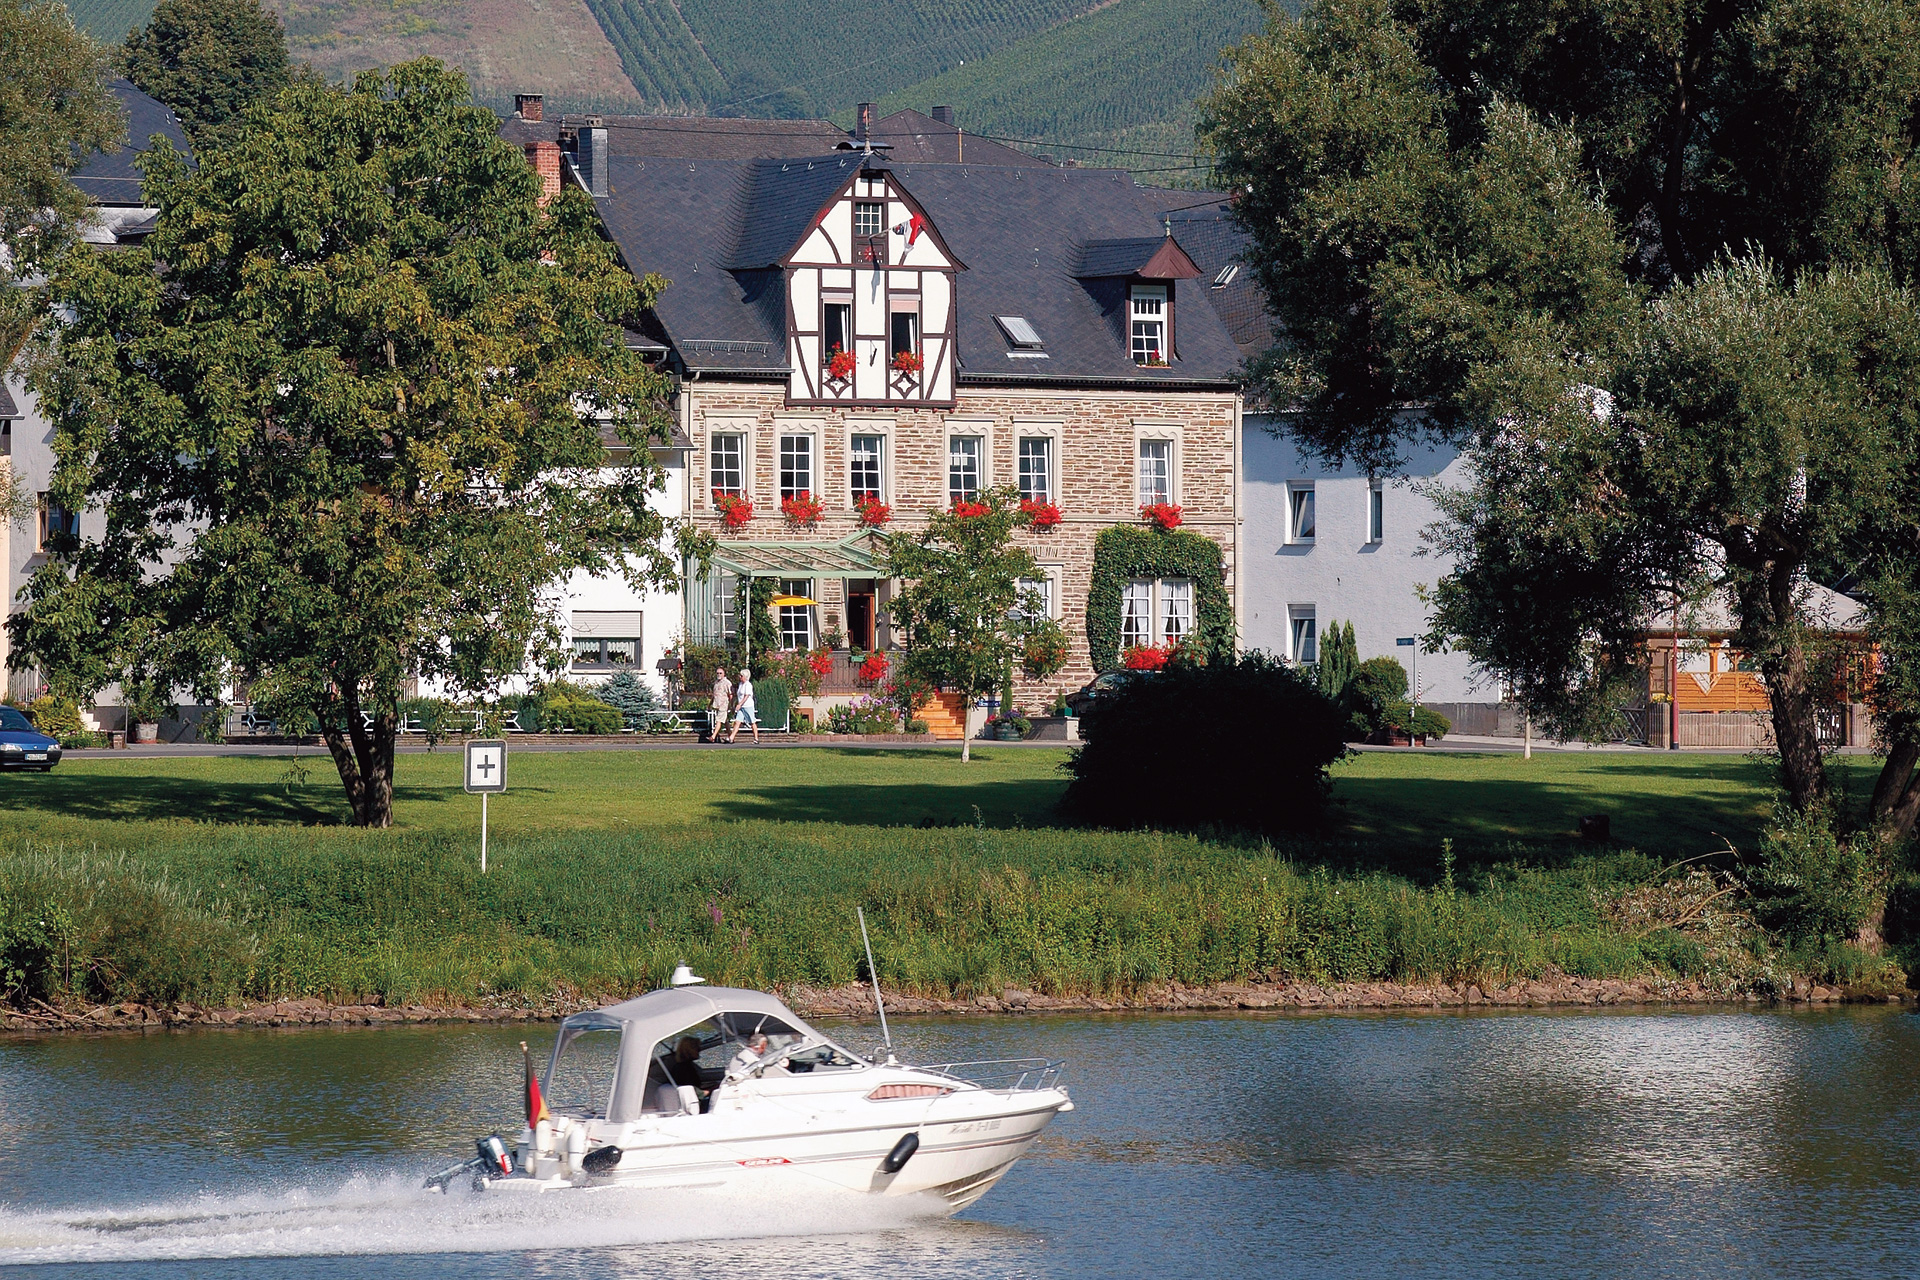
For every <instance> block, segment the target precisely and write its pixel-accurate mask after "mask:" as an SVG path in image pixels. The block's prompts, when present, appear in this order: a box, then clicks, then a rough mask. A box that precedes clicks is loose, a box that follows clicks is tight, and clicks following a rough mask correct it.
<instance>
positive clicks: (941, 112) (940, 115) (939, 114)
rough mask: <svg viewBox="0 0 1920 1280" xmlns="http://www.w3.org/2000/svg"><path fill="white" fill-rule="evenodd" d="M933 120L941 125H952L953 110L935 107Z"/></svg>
mask: <svg viewBox="0 0 1920 1280" xmlns="http://www.w3.org/2000/svg"><path fill="white" fill-rule="evenodd" d="M933 118H934V119H935V120H938V121H939V122H940V123H941V124H952V123H953V108H952V107H935V108H934V109H933Z"/></svg>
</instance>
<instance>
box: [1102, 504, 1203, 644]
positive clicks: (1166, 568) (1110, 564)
mask: <svg viewBox="0 0 1920 1280" xmlns="http://www.w3.org/2000/svg"><path fill="white" fill-rule="evenodd" d="M1135 578H1191V579H1192V580H1193V594H1194V612H1195V618H1194V640H1195V642H1196V643H1197V644H1198V645H1199V646H1200V650H1201V652H1203V653H1204V654H1206V655H1207V658H1208V659H1209V660H1212V659H1215V658H1231V657H1232V656H1233V642H1234V625H1233V601H1231V600H1230V599H1228V598H1227V586H1226V571H1225V568H1224V558H1223V557H1222V555H1221V552H1220V544H1219V543H1217V542H1215V541H1214V540H1213V539H1212V538H1208V537H1204V536H1202V535H1200V534H1197V533H1187V532H1185V531H1183V530H1179V529H1176V530H1174V531H1172V532H1171V533H1168V532H1164V531H1162V530H1159V529H1152V528H1147V527H1145V526H1142V525H1114V526H1113V527H1112V528H1110V529H1102V530H1101V531H1100V533H1099V535H1098V536H1097V537H1095V538H1094V540H1093V575H1092V580H1091V581H1090V582H1089V584H1088V587H1087V649H1088V654H1089V656H1090V657H1091V658H1092V660H1093V669H1094V670H1095V671H1111V670H1113V669H1114V668H1115V667H1117V666H1119V665H1120V605H1121V601H1122V597H1123V595H1124V593H1125V591H1126V587H1127V583H1128V582H1130V581H1132V580H1133V579H1135Z"/></svg>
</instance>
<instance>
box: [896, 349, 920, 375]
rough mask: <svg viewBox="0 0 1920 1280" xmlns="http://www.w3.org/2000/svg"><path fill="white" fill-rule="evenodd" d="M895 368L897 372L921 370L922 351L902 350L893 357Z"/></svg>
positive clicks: (916, 371)
mask: <svg viewBox="0 0 1920 1280" xmlns="http://www.w3.org/2000/svg"><path fill="white" fill-rule="evenodd" d="M893 369H894V372H896V373H918V372H920V353H919V352H917V351H902V352H900V353H899V354H898V355H896V356H894V358H893Z"/></svg>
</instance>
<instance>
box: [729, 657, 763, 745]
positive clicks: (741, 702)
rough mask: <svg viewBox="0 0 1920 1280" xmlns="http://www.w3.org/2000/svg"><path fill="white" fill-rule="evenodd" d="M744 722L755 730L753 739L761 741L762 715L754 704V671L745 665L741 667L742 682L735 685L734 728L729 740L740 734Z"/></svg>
mask: <svg viewBox="0 0 1920 1280" xmlns="http://www.w3.org/2000/svg"><path fill="white" fill-rule="evenodd" d="M743 724H744V725H746V726H747V727H748V728H750V729H752V730H753V740H754V741H755V742H758V741H760V715H759V713H758V712H757V711H755V710H754V706H753V673H752V672H751V671H748V670H747V669H746V668H745V667H742V668H740V683H738V684H736V685H734V686H733V729H732V730H731V731H730V732H729V733H728V734H727V741H728V742H732V741H733V740H734V739H736V738H738V737H739V736H740V726H741V725H743Z"/></svg>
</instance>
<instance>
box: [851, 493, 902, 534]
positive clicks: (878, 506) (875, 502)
mask: <svg viewBox="0 0 1920 1280" xmlns="http://www.w3.org/2000/svg"><path fill="white" fill-rule="evenodd" d="M856 510H858V511H859V512H860V523H861V524H863V525H865V526H866V527H867V528H869V529H879V528H882V527H884V526H885V525H886V523H887V521H889V520H891V519H893V508H892V507H891V506H888V505H887V504H886V503H884V502H882V501H880V499H878V498H863V499H862V500H861V501H860V505H859V506H858V507H857V508H856Z"/></svg>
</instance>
